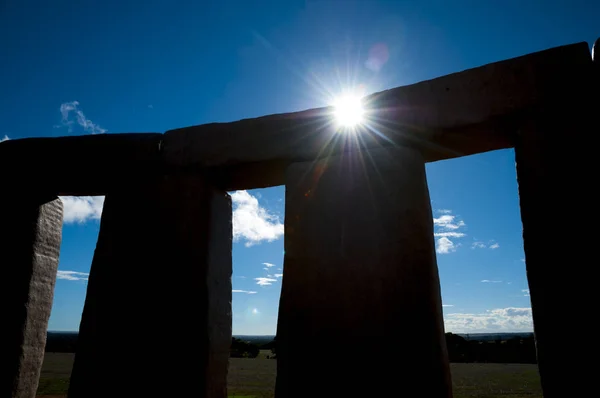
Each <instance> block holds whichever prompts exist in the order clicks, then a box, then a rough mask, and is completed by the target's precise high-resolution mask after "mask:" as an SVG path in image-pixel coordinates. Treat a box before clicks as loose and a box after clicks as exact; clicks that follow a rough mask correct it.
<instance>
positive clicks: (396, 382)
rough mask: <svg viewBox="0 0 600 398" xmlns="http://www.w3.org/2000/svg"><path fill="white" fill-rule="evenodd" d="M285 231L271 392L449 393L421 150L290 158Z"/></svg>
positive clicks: (290, 395)
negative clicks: (317, 159)
mask: <svg viewBox="0 0 600 398" xmlns="http://www.w3.org/2000/svg"><path fill="white" fill-rule="evenodd" d="M285 234H286V235H285V257H284V264H285V265H284V275H283V281H282V283H283V285H282V291H281V301H280V305H279V319H278V327H277V385H276V393H275V396H276V397H277V398H295V397H346V396H349V397H350V396H352V397H384V396H388V395H390V394H392V395H394V394H395V395H396V396H400V393H398V391H402V393H403V394H402V396H407V397H416V396H419V397H450V396H451V383H450V374H449V368H448V360H447V353H446V345H445V338H444V325H443V319H442V306H441V298H440V286H439V279H438V270H437V264H436V255H435V247H434V240H433V217H432V213H431V206H430V201H429V193H428V188H427V181H426V178H425V164H424V161H423V158H422V156H421V155H420V153H419V152H417V151H415V150H413V149H406V148H404V149H400V148H397V149H379V150H373V151H370V152H368V153H367V152H365V153H362V154H356V153H352V154H344V155H343V156H339V157H331V158H329V159H327V160H323V161H321V162H317V163H315V162H305V163H296V164H293V165H291V166H290V167H289V169H288V171H287V175H286V211H285ZM315 347H324V351H323V355H319V358H318V359H315V356H314V355H312V353H313V352H314V349H315Z"/></svg>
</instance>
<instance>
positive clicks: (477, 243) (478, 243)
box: [471, 240, 500, 250]
mask: <svg viewBox="0 0 600 398" xmlns="http://www.w3.org/2000/svg"><path fill="white" fill-rule="evenodd" d="M499 247H500V244H498V243H497V242H496V241H494V240H490V241H489V242H488V243H484V242H482V241H475V242H473V243H472V244H471V249H492V250H494V249H497V248H499Z"/></svg>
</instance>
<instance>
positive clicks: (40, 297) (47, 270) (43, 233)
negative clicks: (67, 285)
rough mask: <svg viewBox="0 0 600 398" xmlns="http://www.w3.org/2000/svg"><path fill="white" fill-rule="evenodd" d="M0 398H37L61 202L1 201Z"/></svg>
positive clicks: (39, 200)
mask: <svg viewBox="0 0 600 398" xmlns="http://www.w3.org/2000/svg"><path fill="white" fill-rule="evenodd" d="M0 208H1V209H2V217H1V218H0V245H1V250H0V266H1V267H2V270H3V276H2V281H3V283H2V289H0V291H1V293H0V296H1V297H0V300H1V303H2V304H1V306H0V310H1V313H2V330H3V335H2V349H1V350H0V351H1V352H2V354H1V355H0V369H2V375H1V377H0V380H1V381H0V396H1V397H12V398H33V397H35V392H36V390H37V386H38V380H39V376H40V370H41V368H42V361H43V359H44V347H45V346H46V331H47V328H48V319H49V318H50V311H51V309H52V298H53V296H54V285H55V282H56V271H57V269H58V256H59V251H60V243H61V236H62V210H63V207H62V202H61V201H60V200H59V199H58V198H49V199H42V198H39V199H38V200H36V199H32V198H18V199H12V198H10V199H9V198H6V197H4V198H1V199H0Z"/></svg>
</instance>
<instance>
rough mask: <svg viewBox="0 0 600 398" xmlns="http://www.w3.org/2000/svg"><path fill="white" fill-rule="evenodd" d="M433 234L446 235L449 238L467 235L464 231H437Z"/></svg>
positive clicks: (437, 235)
mask: <svg viewBox="0 0 600 398" xmlns="http://www.w3.org/2000/svg"><path fill="white" fill-rule="evenodd" d="M433 236H435V237H442V236H444V237H447V238H464V237H465V236H467V235H466V234H464V233H462V232H436V233H434V234H433Z"/></svg>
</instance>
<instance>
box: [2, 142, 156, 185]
mask: <svg viewBox="0 0 600 398" xmlns="http://www.w3.org/2000/svg"><path fill="white" fill-rule="evenodd" d="M161 140H162V134H157V133H148V134H146V133H131V134H97V135H85V136H72V137H55V138H24V139H17V140H8V141H4V142H2V143H1V144H0V170H10V171H11V172H10V173H6V174H5V175H4V176H3V181H2V184H3V188H4V189H6V191H7V192H10V193H16V192H18V193H19V194H21V195H26V194H33V195H38V194H39V193H40V192H44V193H46V194H49V195H105V194H106V193H108V192H109V191H110V190H115V189H118V188H119V186H122V185H128V184H130V183H132V182H135V180H137V179H139V178H145V177H147V176H149V175H152V174H153V173H157V170H158V169H159V168H161V167H162V162H161V156H160V142H161ZM40 170H51V171H52V172H47V173H40Z"/></svg>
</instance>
